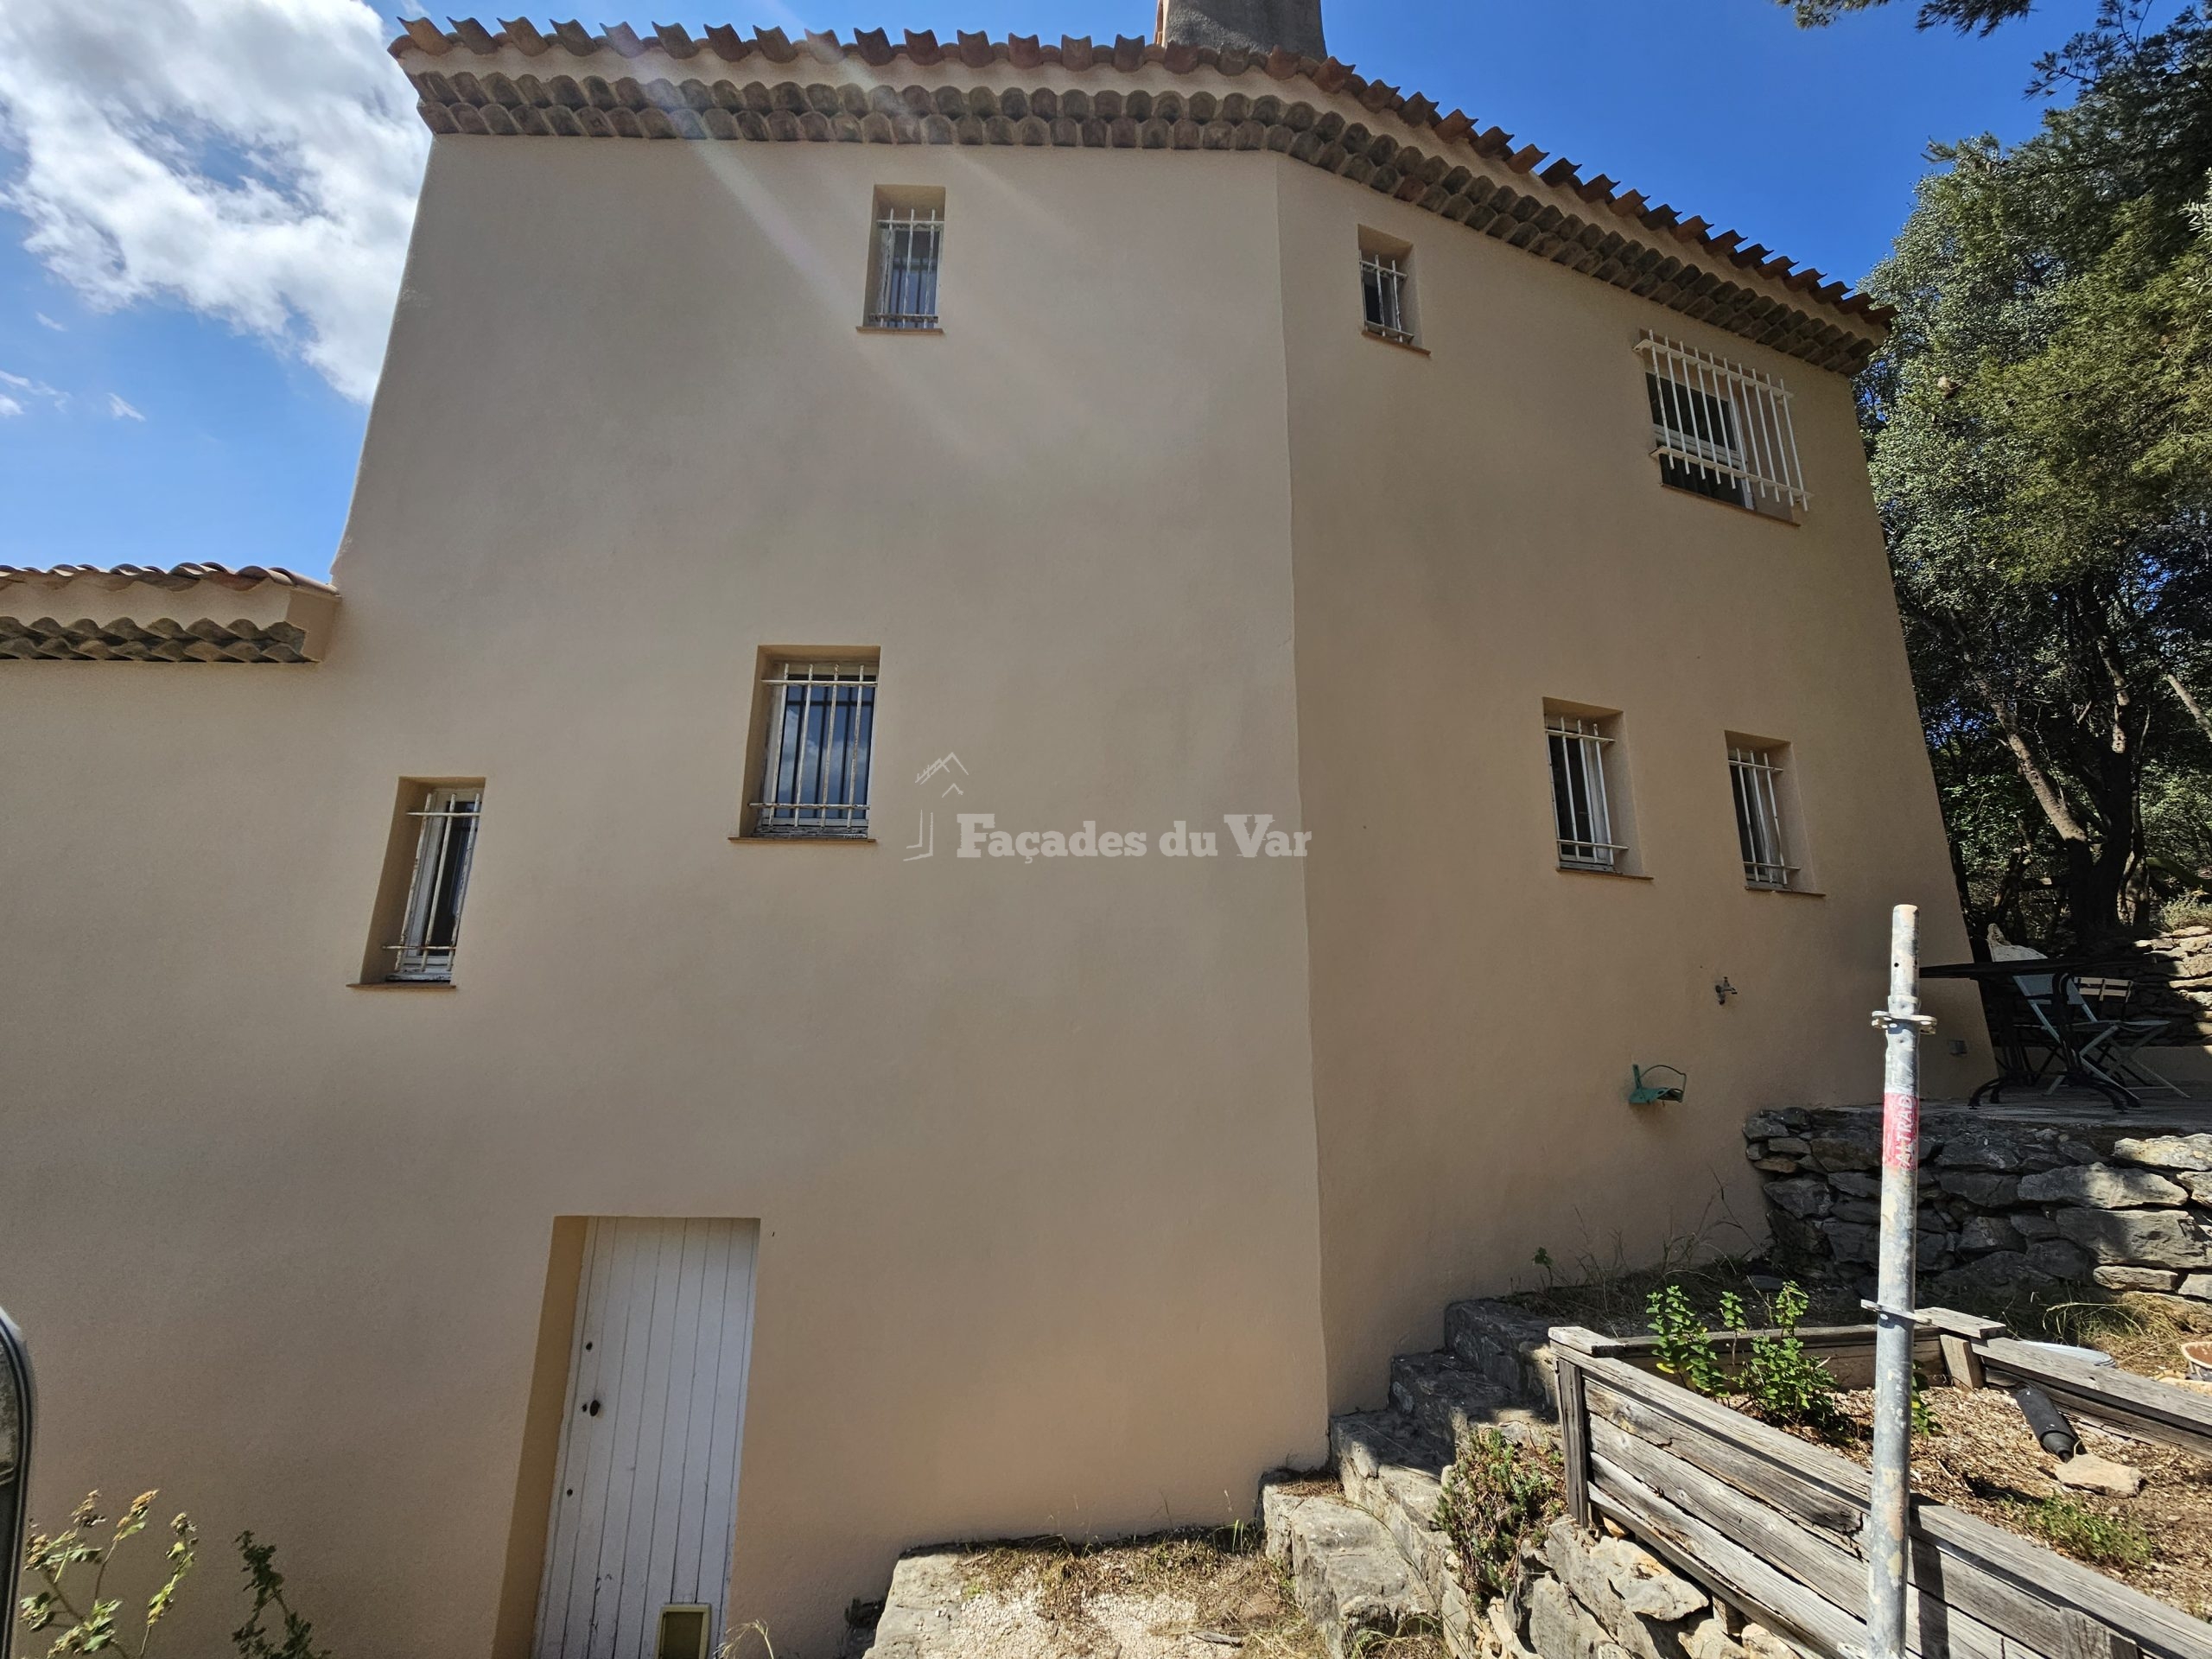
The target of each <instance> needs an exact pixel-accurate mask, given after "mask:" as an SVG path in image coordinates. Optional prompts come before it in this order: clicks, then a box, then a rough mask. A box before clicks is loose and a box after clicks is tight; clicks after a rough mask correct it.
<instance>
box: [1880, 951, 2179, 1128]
mask: <svg viewBox="0 0 2212 1659" xmlns="http://www.w3.org/2000/svg"><path fill="white" fill-rule="evenodd" d="M2110 965H2111V964H2110V963H2107V962H2106V961H2104V960H2102V959H2101V958H2096V957H2018V958H2016V959H2015V960H2012V961H2010V962H1948V963H1941V964H1939V965H1938V966H1936V967H1933V968H1923V969H1921V970H1920V976H1921V977H1922V978H1923V979H1970V980H1973V981H1974V982H1976V983H1978V984H1981V985H1990V984H2003V985H2010V984H2011V982H2013V981H2015V980H2021V979H2042V978H2044V977H2046V976H2048V977H2049V979H2050V1005H2049V1014H2050V1029H2049V1030H2048V1031H2047V1032H2046V1031H2041V1030H2037V1031H2035V1032H2031V1031H2030V1030H2029V1029H2028V1028H2027V1026H2026V1024H2025V1022H2024V1021H2021V1020H2006V1021H2005V1022H2004V1027H2003V1032H2002V1034H2001V1035H1999V1037H1998V1039H1997V1043H1996V1048H1997V1065H1998V1072H1997V1075H1996V1076H1995V1077H1992V1078H1990V1080H1989V1081H1988V1082H1986V1083H1985V1084H1982V1085H1981V1086H1980V1088H1978V1089H1976V1090H1974V1093H1973V1094H1971V1095H1970V1096H1967V1104H1968V1105H1969V1106H1979V1105H1980V1104H1981V1103H1982V1102H1984V1101H1985V1100H1988V1101H1995V1100H1999V1099H2001V1098H2002V1097H2003V1096H2004V1092H2005V1090H2006V1089H2008V1088H2026V1087H2027V1086H2029V1085H2030V1084H2037V1083H2042V1082H2043V1081H2044V1073H2046V1072H2048V1071H2050V1065H2048V1064H2046V1065H2045V1066H2044V1069H2043V1072H2038V1071H2037V1069H2036V1068H2035V1067H2034V1066H2033V1065H2031V1063H2030V1062H2029V1059H2028V1050H2029V1048H2030V1047H2031V1046H2034V1047H2044V1048H2049V1049H2050V1050H2051V1051H2052V1052H2053V1053H2054V1056H2055V1058H2056V1060H2057V1061H2058V1063H2059V1064H2060V1065H2062V1067H2063V1071H2061V1073H2060V1076H2061V1078H2062V1079H2063V1081H2064V1082H2067V1083H2070V1084H2073V1085H2074V1086H2075V1087H2076V1088H2079V1089H2094V1090H2096V1091H2097V1093H2099V1094H2101V1095H2102V1096H2104V1097H2105V1098H2106V1099H2107V1100H2109V1101H2110V1102H2112V1103H2113V1105H2114V1106H2116V1107H2119V1108H2121V1109H2126V1108H2128V1107H2132V1106H2139V1105H2141V1104H2142V1101H2141V1100H2140V1099H2139V1097H2138V1096H2137V1095H2136V1094H2135V1091H2134V1090H2132V1089H2130V1088H2128V1087H2127V1086H2126V1084H2123V1083H2120V1082H2119V1081H2117V1080H2116V1079H2114V1078H2113V1077H2108V1076H2107V1075H2106V1074H2105V1072H2104V1071H2101V1070H2100V1069H2099V1068H2098V1067H2096V1066H2095V1065H2092V1064H2090V1063H2089V1062H2088V1061H2087V1060H2085V1059H2084V1058H2082V1040H2083V1039H2085V1038H2086V1037H2088V1035H2089V1033H2088V1032H2086V1031H2083V1030H2082V1029H2081V1019H2080V1014H2079V1012H2078V1011H2079V1008H2080V1006H2081V1005H2080V1003H2079V1001H2077V999H2076V998H2075V995H2074V982H2075V980H2077V979H2079V978H2080V977H2081V976H2082V975H2083V974H2084V973H2087V972H2089V971H2090V970H2092V969H2105V968H2107V967H2109V966H2110ZM2014 992H2015V995H2024V994H2023V993H2020V992H2018V988H2017V987H2015V988H2014Z"/></svg>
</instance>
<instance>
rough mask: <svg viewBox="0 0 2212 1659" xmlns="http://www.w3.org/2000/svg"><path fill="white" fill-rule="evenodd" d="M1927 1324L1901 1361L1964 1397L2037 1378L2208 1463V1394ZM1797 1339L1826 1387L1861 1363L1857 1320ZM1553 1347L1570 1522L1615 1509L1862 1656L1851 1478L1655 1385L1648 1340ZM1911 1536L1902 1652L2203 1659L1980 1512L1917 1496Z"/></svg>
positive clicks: (1774, 1435) (1582, 1335)
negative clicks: (1927, 1369)
mask: <svg viewBox="0 0 2212 1659" xmlns="http://www.w3.org/2000/svg"><path fill="white" fill-rule="evenodd" d="M1924 1317H1925V1318H1926V1319H1927V1320H1928V1324H1927V1325H1926V1326H1924V1327H1923V1330H1922V1332H1920V1333H1919V1336H1918V1338H1916V1343H1915V1353H1916V1357H1923V1356H1924V1357H1926V1358H1927V1359H1929V1360H1930V1361H1934V1362H1936V1363H1937V1364H1938V1365H1940V1366H1942V1368H1944V1369H1948V1370H1949V1372H1950V1375H1951V1376H1952V1379H1953V1381H1954V1383H1955V1384H1957V1385H1959V1386H1962V1387H1976V1386H1980V1384H1981V1383H1982V1382H1983V1380H1984V1379H1985V1378H1986V1379H1987V1380H1989V1381H1992V1382H2000V1383H2006V1384H2013V1383H2034V1384H2035V1385H2036V1386H2037V1387H2038V1388H2041V1389H2044V1391H2045V1392H2046V1393H2047V1394H2049V1395H2050V1396H2051V1398H2052V1399H2053V1400H2054V1401H2056V1402H2057V1403H2058V1404H2059V1405H2060V1406H2061V1407H2062V1408H2064V1409H2066V1410H2068V1411H2071V1412H2075V1413H2078V1414H2080V1415H2082V1416H2083V1417H2087V1418H2089V1419H2092V1420H2093V1421H2102V1422H2106V1423H2109V1424H2111V1425H2112V1426H2113V1427H2117V1428H2120V1429H2122V1430H2124V1431H2125V1432H2126V1433H2132V1434H2135V1435H2138V1436H2139V1437H2141V1438H2144V1439H2148V1440H2161V1441H2164V1442H2165V1443H2167V1444H2170V1445H2175V1446H2183V1447H2185V1448H2187V1449H2188V1450H2190V1451H2193V1452H2201V1453H2204V1454H2206V1455H2212V1398H2204V1397H2202V1396H2199V1395H2195V1394H2193V1393H2191V1392H2190V1391H2188V1390H2185V1389H2177V1388H2173V1387H2171V1386H2169V1385H2167V1384H2164V1383H2152V1382H2150V1381H2148V1380H2146V1379H2145V1378H2142V1377H2138V1376H2129V1375H2128V1374H2127V1373H2126V1372H2120V1371H2113V1370H2104V1369H2101V1368H2099V1367H2094V1366H2090V1365H2086V1364H2082V1363H2079V1362H2075V1361H2071V1360H2066V1359H2063V1358H2059V1357H2053V1356H2050V1355H2048V1354H2045V1353H2044V1352H2042V1351H2039V1350H2037V1349H2035V1348H2032V1347H2030V1346H2028V1345H2027V1344H2022V1343H2018V1342H2013V1341H2010V1340H2008V1339H2006V1338H2005V1335H2004V1327H2003V1326H2002V1325H1993V1324H1991V1323H1990V1322H1989V1321H1986V1320H1980V1319H1970V1318H1967V1316H1965V1315H1961V1314H1955V1313H1945V1312H1943V1311H1942V1310H1933V1309H1931V1310H1929V1312H1928V1313H1927V1314H1926V1315H1925V1316H1924ZM1802 1335H1803V1336H1804V1338H1805V1339H1806V1342H1807V1344H1808V1347H1811V1348H1813V1349H1814V1350H1815V1351H1816V1352H1819V1353H1821V1355H1822V1356H1823V1357H1827V1358H1829V1359H1830V1360H1831V1363H1832V1364H1833V1365H1834V1369H1835V1370H1836V1371H1837V1372H1838V1374H1839V1376H1852V1375H1853V1374H1854V1372H1855V1371H1857V1370H1860V1369H1862V1368H1863V1369H1871V1364H1872V1354H1873V1332H1872V1328H1871V1327H1853V1328H1850V1329H1847V1330H1831V1331H1821V1332H1809V1331H1808V1332H1802ZM1551 1344H1552V1353H1553V1355H1554V1358H1555V1359H1556V1361H1557V1362H1558V1366H1559V1402H1560V1438H1561V1440H1562V1443H1563V1449H1564V1452H1565V1455H1566V1462H1567V1506H1568V1509H1569V1510H1570V1511H1571V1512H1572V1514H1573V1516H1574V1519H1575V1520H1576V1521H1577V1522H1580V1524H1582V1525H1583V1526H1586V1527H1587V1526H1589V1525H1591V1524H1592V1522H1594V1521H1595V1520H1597V1519H1598V1518H1599V1517H1610V1518H1611V1519H1612V1520H1613V1521H1615V1522H1618V1524H1619V1525H1620V1526H1622V1527H1623V1528H1624V1529H1627V1530H1628V1531H1630V1532H1631V1533H1633V1534H1634V1535H1636V1537H1637V1541H1639V1542H1640V1543H1642V1544H1643V1545H1644V1546H1645V1547H1646V1548H1649V1549H1650V1550H1651V1551H1652V1552H1653V1553H1654V1554H1657V1555H1660V1556H1662V1557H1663V1558H1665V1559H1666V1560H1668V1561H1669V1563H1670V1564H1671V1565H1673V1566H1674V1567H1675V1568H1676V1569H1677V1570H1679V1571H1680V1572H1681V1573H1683V1574H1684V1575H1685V1576H1686V1577H1688V1578H1690V1579H1693V1580H1696V1581H1697V1582H1699V1583H1700V1584H1702V1585H1703V1586H1705V1587H1706V1588H1707V1589H1708V1590H1710V1591H1712V1592H1713V1593H1715V1594H1716V1595H1718V1596H1719V1597H1720V1598H1722V1599H1724V1600H1726V1601H1728V1602H1730V1603H1732V1604H1734V1605H1736V1606H1738V1607H1739V1608H1741V1609H1743V1610H1744V1611H1746V1612H1748V1613H1751V1614H1753V1615H1755V1616H1756V1617H1757V1618H1759V1620H1760V1621H1761V1622H1762V1623H1764V1624H1770V1625H1771V1626H1772V1627H1774V1628H1775V1629H1777V1630H1782V1631H1783V1632H1785V1633H1788V1634H1789V1635H1791V1636H1793V1637H1796V1638H1798V1639H1800V1640H1801V1641H1802V1642H1804V1643H1806V1644H1808V1646H1810V1647H1812V1648H1814V1649H1817V1650H1818V1651H1819V1652H1821V1653H1822V1654H1825V1655H1828V1656H1834V1659H1843V1656H1856V1655H1863V1654H1864V1653H1865V1652H1866V1626H1865V1623H1864V1618H1865V1609H1866V1558H1865V1556H1864V1555H1863V1554H1861V1553H1860V1548H1859V1541H1860V1537H1861V1535H1862V1532H1863V1529H1864V1528H1865V1525H1866V1510H1867V1506H1868V1502H1869V1485H1870V1478H1869V1475H1868V1472H1867V1471H1866V1469H1864V1468H1862V1467H1860V1466H1859V1465H1858V1464H1855V1463H1853V1462H1852V1461H1851V1460H1850V1459H1847V1458H1845V1457H1843V1456H1841V1455H1840V1454H1839V1453H1837V1452H1833V1451H1830V1450H1829V1449H1827V1447H1825V1446H1815V1445H1812V1444H1809V1443H1808V1442H1807V1441H1804V1440H1799V1439H1797V1438H1796V1436H1794V1435H1790V1434H1785V1433H1783V1432H1781V1431H1780V1430H1779V1429H1776V1428H1772V1427H1768V1426H1767V1425H1766V1424H1764V1423H1761V1422H1758V1421H1754V1420H1753V1419H1751V1418H1750V1417H1747V1416H1745V1414H1743V1413H1741V1412H1739V1411H1735V1410H1732V1409H1731V1408H1728V1407H1726V1406H1724V1405H1721V1404H1719V1402H1716V1401H1713V1400H1708V1399H1707V1398H1705V1397H1704V1396H1703V1395H1698V1394H1694V1393H1692V1392H1691V1391H1690V1390H1688V1389H1684V1388H1681V1387H1680V1386H1678V1385H1677V1384H1675V1383H1670V1382H1669V1381H1668V1380H1667V1379H1665V1378H1664V1377H1662V1376H1656V1375H1655V1374H1654V1373H1653V1371H1652V1370H1651V1369H1650V1367H1651V1366H1652V1364H1653V1363H1654V1362H1653V1359H1652V1349H1653V1346H1654V1344H1653V1343H1652V1342H1651V1340H1650V1339H1649V1338H1642V1339H1637V1340H1631V1341H1618V1340H1614V1339H1611V1338H1605V1337H1600V1336H1599V1335H1597V1334H1596V1333H1595V1332H1589V1331H1585V1330H1582V1329H1580V1328H1579V1327H1574V1326H1566V1327H1561V1328H1560V1329H1557V1330H1554V1332H1552V1333H1551ZM1910 1541H1911V1549H1910V1564H1909V1568H1908V1573H1907V1581H1908V1584H1909V1586H1910V1588H1909V1592H1908V1594H1907V1598H1906V1601H1907V1627H1906V1641H1907V1643H1908V1644H1909V1645H1910V1647H1911V1648H1912V1649H1913V1650H1914V1651H1915V1652H1916V1653H1919V1654H1921V1655H1922V1656H1923V1659H2031V1656H2043V1659H2137V1656H2139V1655H2144V1654H2150V1655H2157V1656H2162V1659H2212V1624H2205V1623H2203V1622H2202V1621H2201V1620H2199V1619H2196V1618H2190V1616H2189V1615H2188V1614H2186V1613H2184V1612H2182V1611H2180V1610H2179V1609H2177V1608H2174V1607H2170V1606H2168V1605H2166V1604H2165V1603H2164V1602H2161V1601H2158V1600H2154V1599H2152V1598H2151V1597H2149V1596H2146V1595H2144V1594H2142V1593H2141V1592H2139V1591H2136V1590H2133V1589H2131V1588H2129V1587H2128V1586H2126V1585H2124V1584H2120V1583H2119V1582H2117V1581H2116V1580H2112V1579H2108V1578H2107V1577H2105V1576H2104V1574H2102V1573H2098V1572H2095V1571H2094V1570H2092V1569H2091V1568H2089V1567H2083V1566H2082V1565H2081V1564H2080V1563H2079V1562H2076V1561H2074V1560H2069V1559H2068V1558H2067V1557H2065V1556H2063V1555H2060V1554H2056V1553H2055V1552H2053V1551H2051V1550H2049V1549H2046V1548H2044V1547H2043V1546H2041V1545H2039V1544H2037V1543H2033V1542H2031V1541H2029V1540H2027V1539H2024V1538H2021V1537H2018V1536H2017V1535H2014V1534H2012V1533H2010V1532H2006V1531H2005V1530H2004V1529H2001V1528H1999V1527H1994V1526H1992V1525H1991V1524H1990V1523H1989V1522H1986V1521H1983V1520H1980V1519H1979V1518H1978V1517H1976V1516H1970V1515H1966V1514H1963V1513H1961V1511H1959V1510H1954V1509H1951V1508H1948V1506H1946V1505H1944V1504H1941V1503H1931V1502H1929V1501H1926V1500H1924V1499H1922V1498H1918V1497H1916V1498H1915V1499H1914V1500H1913V1516H1912V1528H1911V1534H1910Z"/></svg>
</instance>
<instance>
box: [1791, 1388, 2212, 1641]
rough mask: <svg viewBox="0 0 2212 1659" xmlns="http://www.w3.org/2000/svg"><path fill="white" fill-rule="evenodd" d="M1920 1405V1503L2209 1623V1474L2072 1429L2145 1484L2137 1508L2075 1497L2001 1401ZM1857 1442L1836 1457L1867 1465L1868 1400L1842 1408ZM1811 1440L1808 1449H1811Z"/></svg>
mask: <svg viewBox="0 0 2212 1659" xmlns="http://www.w3.org/2000/svg"><path fill="white" fill-rule="evenodd" d="M1922 1398H1923V1399H1924V1400H1925V1401H1926V1402H1928V1405H1929V1409H1930V1410H1932V1411H1933V1412H1934V1413H1935V1414H1936V1421H1937V1423H1938V1424H1940V1425H1941V1427H1942V1433H1938V1434H1929V1435H1916V1436H1914V1438H1913V1442H1912V1485H1913V1490H1914V1491H1916V1492H1920V1493H1923V1494H1924V1495H1925V1496H1927V1497H1931V1498H1934V1499H1935V1500H1936V1502H1937V1503H1948V1504H1949V1505H1950V1506H1951V1507H1952V1508H1954V1509H1958V1510H1965V1511H1967V1513H1968V1514H1970V1515H1976V1516H1980V1517H1981V1518H1982V1519H1983V1520H1985V1521H1988V1522H1993V1523H1994V1524H1995V1525H1997V1526H2000V1527H2003V1528H2005V1529H2006V1530H2007V1531H2010V1532H2016V1533H2018V1534H2020V1535H2022V1536H2024V1537H2028V1538H2032V1539H2034V1540H2035V1541H2037V1543H2040V1544H2044V1545H2045V1546H2047V1547H2049V1548H2054V1549H2056V1550H2057V1551H2059V1552H2060V1553H2061V1554H2066V1555H2070V1556H2072V1557H2073V1558H2074V1559H2075V1560H2079V1561H2082V1562H2083V1563H2085V1564H2087V1565H2088V1566H2090V1567H2095V1568H2096V1569H2097V1570H2098V1571H2099V1572H2101V1573H2107V1574H2109V1575H2110V1576H2111V1577H2113V1578H2115V1579H2118V1580H2120V1581H2121V1582H2122V1583H2124V1584H2128V1585H2132V1586H2134V1587H2135V1588H2136V1589H2138V1590H2140V1591H2142V1592H2144V1593H2145V1595H2150V1596H2156V1597H2157V1598H2158V1599H2159V1600H2161V1601H2163V1602H2165V1603H2168V1604H2169V1605H2172V1606H2175V1607H2179V1608H2182V1609H2183V1610H2184V1611H2188V1612H2190V1613H2192V1614H2194V1615H2195V1616H2196V1617H2197V1618H2204V1617H2205V1616H2206V1615H2207V1612H2208V1611H2212V1463H2207V1462H2206V1461H2205V1460H2204V1459H2202V1458H2198V1457H2195V1456H2193V1455H2191V1454H2190V1453H2189V1452H2182V1451H2177V1450H2175V1449H2173V1448H2171V1447H2169V1446H2156V1445H2152V1444H2151V1443H2149V1442H2146V1441H2142V1440H2122V1439H2120V1437H2119V1436H2117V1435H2113V1434H2108V1433H2105V1432H2104V1431H2103V1430H2101V1429H2100V1428H2098V1427H2096V1426H2095V1425H2094V1424H2093V1423H2090V1422H2088V1421H2084V1420H2082V1418H2079V1417H2076V1418H2075V1419H2074V1420H2073V1422H2074V1427H2075V1430H2076V1431H2077V1432H2078V1433H2080V1434H2081V1436H2082V1448H2083V1450H2085V1451H2088V1452H2094V1453H2095V1454H2096V1455H2097V1456H2099V1457H2101V1458H2108V1459H2111V1460H2112V1461H2113V1462H2114V1463H2121V1464H2126V1465H2127V1466H2128V1467H2129V1468H2131V1469H2133V1470H2136V1471H2139V1473H2140V1474H2141V1475H2142V1477H2143V1490H2142V1491H2140V1492H2139V1493H2137V1494H2136V1495H2135V1496H2134V1497H2129V1498H2116V1497H2101V1496H2098V1495H2096V1494H2093V1493H2089V1492H2080V1491H2072V1490H2070V1489H2069V1488H2067V1487H2065V1486H2063V1485H2061V1484H2059V1482H2058V1481H2057V1479H2056V1478H2055V1476H2054V1475H2053V1473H2052V1471H2053V1470H2054V1468H2055V1467H2056V1459H2053V1458H2052V1457H2051V1455H2050V1453H2049V1452H2045V1451H2044V1449H2043V1447H2042V1446H2038V1445H2037V1443H2036V1439H2035V1436H2034V1435H2033V1434H2032V1433H2030V1432H2029V1429H2028V1426H2027V1422H2026V1420H2025V1419H2024V1418H2023V1417H2022V1416H2021V1415H2020V1411H2019V1408H2018V1407H2017V1406H2016V1405H2014V1404H2013V1403H2012V1396H2011V1395H2008V1394H2007V1393H2005V1391H2004V1390H2003V1389H1995V1388H1990V1389H1974V1390H1962V1389H1948V1388H1935V1389H1926V1390H1924V1391H1923V1395H1922ZM1838 1403H1839V1404H1840V1406H1841V1407H1842V1408H1843V1412H1844V1414H1845V1416H1846V1417H1847V1418H1848V1419H1849V1420H1850V1421H1851V1424H1852V1426H1853V1430H1854V1431H1855V1433H1854V1435H1853V1439H1852V1440H1850V1441H1848V1442H1847V1443H1846V1444H1844V1445H1842V1446H1840V1447H1839V1448H1838V1449H1839V1450H1840V1451H1842V1452H1844V1453H1845V1454H1846V1455H1847V1456H1849V1457H1853V1458H1855V1459H1858V1460H1859V1462H1861V1463H1864V1462H1866V1459H1867V1445H1868V1441H1869V1440H1870V1438H1871V1430H1872V1415H1873V1397H1872V1395H1871V1394H1869V1393H1867V1392H1866V1391H1865V1390H1863V1389H1862V1390H1855V1391H1853V1392H1852V1393H1848V1394H1844V1395H1839V1396H1838ZM1808 1438H1809V1437H1808Z"/></svg>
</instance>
